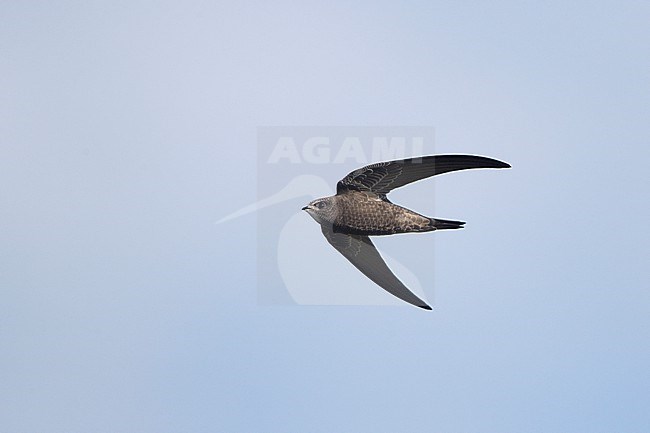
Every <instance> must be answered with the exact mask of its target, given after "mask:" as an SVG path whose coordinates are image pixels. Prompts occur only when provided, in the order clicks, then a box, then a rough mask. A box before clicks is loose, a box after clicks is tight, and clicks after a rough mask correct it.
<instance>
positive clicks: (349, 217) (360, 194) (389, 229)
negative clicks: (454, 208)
mask: <svg viewBox="0 0 650 433" xmlns="http://www.w3.org/2000/svg"><path fill="white" fill-rule="evenodd" d="M333 201H334V202H335V208H336V209H337V211H338V212H337V214H336V218H335V219H334V221H332V226H333V230H334V232H335V233H345V234H349V235H364V236H384V235H394V234H398V233H411V232H429V231H432V230H435V229H436V227H435V225H434V223H433V221H435V220H433V219H432V218H428V217H425V216H424V215H420V214H419V213H417V212H414V211H412V210H410V209H406V208H404V207H402V206H398V205H396V204H393V203H391V202H389V201H388V200H387V199H385V198H384V199H382V198H381V197H379V196H378V195H377V194H373V193H371V192H367V191H350V192H349V193H347V194H341V195H335V196H333ZM432 220H433V221H432Z"/></svg>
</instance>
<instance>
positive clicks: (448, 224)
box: [429, 218, 465, 230]
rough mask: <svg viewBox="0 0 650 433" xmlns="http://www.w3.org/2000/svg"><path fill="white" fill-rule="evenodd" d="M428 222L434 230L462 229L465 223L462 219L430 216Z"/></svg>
mask: <svg viewBox="0 0 650 433" xmlns="http://www.w3.org/2000/svg"><path fill="white" fill-rule="evenodd" d="M430 220H431V221H430V222H429V224H430V225H431V227H433V229H434V230H448V229H462V228H463V226H464V225H465V222H464V221H453V220H441V219H436V218H430Z"/></svg>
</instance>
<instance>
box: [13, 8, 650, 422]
mask: <svg viewBox="0 0 650 433" xmlns="http://www.w3.org/2000/svg"><path fill="white" fill-rule="evenodd" d="M0 11H1V13H0V40H1V41H2V42H1V46H2V49H1V50H0V67H1V70H2V74H1V76H0V88H1V89H2V95H3V96H2V98H1V100H0V117H1V118H2V119H3V121H2V122H0V203H2V207H1V210H0V226H1V227H2V228H3V229H2V230H1V231H0V245H1V247H0V255H1V261H0V263H1V264H2V266H1V267H0V290H1V291H2V292H1V293H2V302H1V303H0V347H2V357H0V372H1V373H0V390H1V391H0V425H2V429H1V430H2V431H3V432H8V433H23V432H25V433H27V432H30V433H31V432H43V433H49V432H66V433H74V432H93V433H95V432H98V433H100V432H111V433H114V432H156V433H165V432H215V431H224V432H251V431H260V432H267V431H281V432H304V431H310V432H312V431H316V432H321V431H322V432H332V431H336V432H348V431H349V432H365V431H367V432H384V431H385V432H394V431H409V432H418V431H422V432H425V431H426V432H431V431H434V432H443V433H448V432H499V433H506V432H565V431H573V432H590V433H591V432H611V431H617V432H645V431H647V426H648V425H649V424H650V415H649V414H648V410H647V407H648V404H650V391H649V390H650V374H649V373H648V372H649V371H650V369H649V368H648V367H649V366H650V349H648V344H647V343H648V341H649V339H650V314H649V313H650V291H649V290H648V289H649V287H648V270H647V269H648V267H647V263H648V258H649V257H648V244H649V241H650V239H649V235H648V233H649V232H648V230H647V228H646V227H645V223H646V221H647V220H648V216H649V215H648V214H649V210H648V205H647V197H648V186H647V184H648V181H647V176H646V171H647V167H646V166H647V161H648V160H649V157H650V150H649V149H650V128H649V127H648V114H649V113H648V107H649V106H650V87H649V86H648V82H649V79H650V76H649V74H650V58H649V57H648V56H647V47H648V44H649V42H650V28H648V26H647V22H648V19H649V18H650V6H649V5H648V4H647V3H644V2H571V3H570V4H567V3H566V2H545V3H544V4H535V3H530V2H491V3H490V4H488V3H478V2H473V3H470V2H465V3H462V4H457V2H408V3H400V4H397V3H388V2H379V3H376V2H373V3H370V2H360V3H358V4H356V5H350V4H347V3H345V2H329V3H327V4H325V3H298V2H295V3H292V2H273V3H263V2H259V3H248V4H236V3H232V4H225V3H218V2H192V1H190V2H145V1H142V2H139V1H136V2H91V3H87V2H4V3H3V4H2V5H0ZM264 125H298V126H299V125H352V126H364V125H379V126H381V125H387V126H390V125H424V126H432V127H434V128H435V142H436V143H435V146H436V152H439V153H472V154H482V155H488V156H493V157H496V158H499V159H502V160H505V161H507V162H509V163H511V164H512V166H513V168H512V169H511V170H508V171H499V172H488V171H480V172H479V171H476V172H466V173H457V174H450V175H445V176H442V177H440V178H439V179H435V180H434V181H431V182H422V183H420V184H417V185H413V186H412V187H409V188H408V189H405V190H404V191H398V192H396V194H395V196H394V199H395V201H396V202H398V203H403V204H405V205H408V206H409V207H412V208H414V209H416V210H421V211H423V212H424V211H427V210H430V206H431V199H430V194H432V192H433V191H435V216H438V217H443V218H451V219H461V220H463V221H467V222H468V224H467V228H466V229H464V230H462V231H455V232H453V233H435V234H432V235H431V236H429V235H427V236H425V237H417V236H411V237H408V236H402V237H399V238H397V239H386V240H381V243H379V242H378V244H380V245H381V246H382V247H383V248H384V249H386V250H387V251H389V252H390V254H391V255H394V256H396V257H399V258H400V259H402V258H404V259H409V258H410V259H412V260H413V266H412V269H414V270H415V271H418V270H420V271H419V277H420V280H421V282H422V283H423V284H424V285H425V287H424V289H425V290H429V291H430V293H431V294H434V296H433V297H434V304H435V309H434V311H433V312H425V311H420V310H418V309H416V308H409V307H404V308H402V307H389V306H384V307H378V306H338V307H333V306H296V305H280V306H263V305H259V304H258V302H257V292H258V278H257V275H256V270H257V269H258V263H257V261H258V257H257V247H258V237H257V230H256V227H257V225H258V221H257V217H256V215H254V214H251V215H247V216H245V217H242V218H240V219H237V220H233V221H231V222H230V223H229V225H227V226H226V225H215V224H214V222H215V221H216V220H218V219H219V218H221V217H222V216H224V215H226V214H228V213H230V212H232V211H234V210H236V209H239V208H241V207H243V206H245V205H247V204H249V203H251V202H254V201H255V200H256V199H257V196H258V185H257V178H256V164H257V156H258V148H257V146H258V144H257V128H258V127H259V126H264ZM354 168H356V166H355V165H354V164H349V166H348V165H345V166H343V165H333V166H332V169H331V172H329V171H328V172H327V176H328V180H329V181H330V182H331V185H332V186H333V185H334V182H336V180H338V179H339V178H340V177H342V176H343V175H344V174H345V173H347V171H349V170H352V169H354ZM325 171H327V170H325ZM299 202H300V201H297V202H295V203H291V205H292V206H297V205H298V204H299ZM427 206H429V208H427ZM298 209H299V208H296V212H298ZM258 216H259V215H258ZM305 218H308V217H307V216H306V215H305ZM312 228H313V229H314V231H318V228H317V226H316V225H315V224H314V225H313V227H312ZM310 247H311V246H310ZM313 248H319V249H320V248H330V247H329V246H328V245H327V244H326V243H325V242H324V241H323V242H322V243H320V244H318V243H316V244H314V245H313ZM314 251H316V250H314ZM429 253H431V255H429ZM413 257H415V258H413ZM418 257H419V258H418ZM305 272H309V273H311V272H313V270H311V269H305ZM434 287H435V290H434V289H433V288H434Z"/></svg>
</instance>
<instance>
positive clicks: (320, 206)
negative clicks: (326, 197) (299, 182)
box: [316, 201, 325, 209]
mask: <svg viewBox="0 0 650 433" xmlns="http://www.w3.org/2000/svg"><path fill="white" fill-rule="evenodd" d="M316 207H317V208H318V209H322V208H324V207H325V203H324V202H322V201H319V202H318V203H316Z"/></svg>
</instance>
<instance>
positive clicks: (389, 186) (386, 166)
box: [336, 155, 510, 195]
mask: <svg viewBox="0 0 650 433" xmlns="http://www.w3.org/2000/svg"><path fill="white" fill-rule="evenodd" d="M509 167H510V164H507V163H505V162H501V161H497V160H496V159H492V158H486V157H484V156H476V155H435V156H423V157H419V158H410V159H400V160H396V161H386V162H378V163H377V164H371V165H367V166H365V167H362V168H359V169H357V170H354V171H353V172H352V173H349V174H348V175H347V176H345V177H344V178H343V179H341V180H340V181H339V182H338V183H337V185H336V193H337V194H341V193H344V192H346V191H349V190H356V191H370V192H373V193H375V194H378V195H386V194H388V193H389V192H390V191H391V190H393V189H395V188H399V187H400V186H404V185H406V184H409V183H411V182H415V181H417V180H421V179H425V178H427V177H430V176H435V175H437V174H442V173H449V172H450V171H457V170H467V169H470V168H509Z"/></svg>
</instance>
